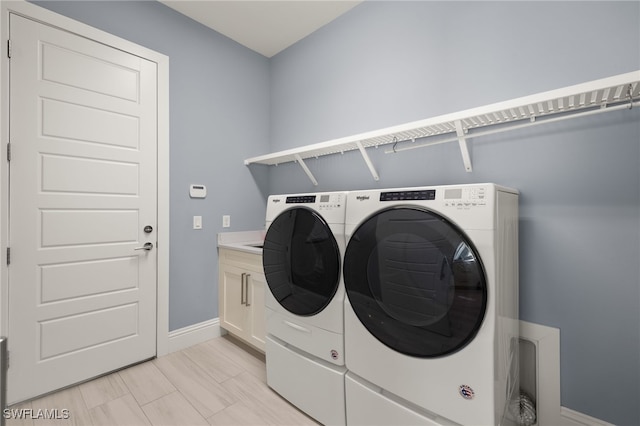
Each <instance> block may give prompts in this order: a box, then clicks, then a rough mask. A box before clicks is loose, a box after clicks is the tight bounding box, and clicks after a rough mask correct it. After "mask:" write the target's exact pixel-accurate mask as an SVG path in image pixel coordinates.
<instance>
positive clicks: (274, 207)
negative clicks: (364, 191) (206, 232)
mask: <svg viewBox="0 0 640 426" xmlns="http://www.w3.org/2000/svg"><path fill="white" fill-rule="evenodd" d="M346 197H347V193H346V192H330V193H329V192H325V193H314V194H289V195H272V196H270V197H269V199H268V201H267V203H268V204H267V232H266V236H265V240H264V248H263V266H264V273H265V277H266V281H267V284H268V286H269V290H268V291H266V292H265V295H266V316H267V318H266V321H267V323H266V331H267V338H266V351H265V352H266V363H267V384H268V385H269V386H270V387H271V388H273V389H274V390H275V391H277V392H278V393H279V394H280V395H282V396H283V397H284V398H286V399H287V400H289V401H290V402H291V403H293V404H294V405H296V406H297V407H298V408H300V409H301V410H302V411H304V412H305V413H307V414H308V415H310V416H311V417H313V418H315V419H316V420H318V421H320V422H321V423H323V424H328V425H329V424H330V425H340V424H345V421H346V417H345V397H344V379H345V373H346V367H345V366H344V284H343V280H342V256H343V254H344V248H345V241H346V240H345V236H344V218H345V211H346V208H345V205H346V201H347V200H346Z"/></svg>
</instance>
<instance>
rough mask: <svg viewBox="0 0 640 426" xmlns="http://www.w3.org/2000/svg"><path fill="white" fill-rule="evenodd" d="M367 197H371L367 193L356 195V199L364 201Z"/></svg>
mask: <svg viewBox="0 0 640 426" xmlns="http://www.w3.org/2000/svg"><path fill="white" fill-rule="evenodd" d="M369 198H371V197H369V196H368V195H358V196H357V197H356V200H358V201H366V200H368V199H369Z"/></svg>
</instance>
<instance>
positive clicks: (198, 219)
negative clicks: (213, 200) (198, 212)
mask: <svg viewBox="0 0 640 426" xmlns="http://www.w3.org/2000/svg"><path fill="white" fill-rule="evenodd" d="M193 229H202V216H194V217H193Z"/></svg>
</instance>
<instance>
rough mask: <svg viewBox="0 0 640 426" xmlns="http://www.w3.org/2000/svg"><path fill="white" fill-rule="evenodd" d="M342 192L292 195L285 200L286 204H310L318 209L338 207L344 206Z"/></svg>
mask: <svg viewBox="0 0 640 426" xmlns="http://www.w3.org/2000/svg"><path fill="white" fill-rule="evenodd" d="M344 197H345V196H344V194H313V195H292V196H288V197H287V198H286V200H285V203H286V204H312V205H314V206H315V207H316V208H317V209H318V210H331V209H339V208H342V207H343V206H344V203H345V200H344Z"/></svg>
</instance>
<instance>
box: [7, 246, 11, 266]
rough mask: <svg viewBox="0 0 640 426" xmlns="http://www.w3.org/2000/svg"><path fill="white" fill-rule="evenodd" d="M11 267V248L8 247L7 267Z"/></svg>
mask: <svg viewBox="0 0 640 426" xmlns="http://www.w3.org/2000/svg"><path fill="white" fill-rule="evenodd" d="M8 265H11V247H7V266H8Z"/></svg>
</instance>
